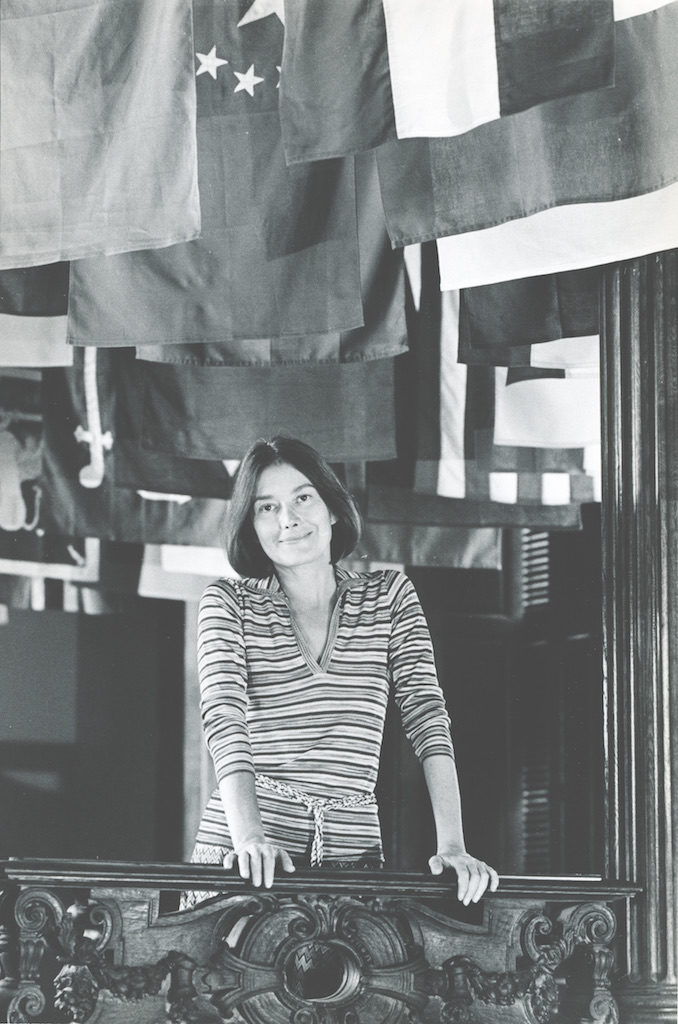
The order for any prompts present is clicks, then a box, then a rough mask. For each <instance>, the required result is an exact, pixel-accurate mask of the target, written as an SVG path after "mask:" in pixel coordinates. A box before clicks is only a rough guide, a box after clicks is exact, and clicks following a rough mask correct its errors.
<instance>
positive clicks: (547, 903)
mask: <svg viewBox="0 0 678 1024" xmlns="http://www.w3.org/2000/svg"><path fill="white" fill-rule="evenodd" d="M454 882H455V879H454V875H450V876H440V877H437V878H434V877H432V876H430V875H420V874H414V873H408V874H397V873H393V872H389V871H375V872H362V871H359V872H358V871H357V872H348V871H346V872H335V873H330V872H321V871H316V872H312V871H308V872H304V873H302V872H297V873H296V874H295V875H292V876H284V877H281V878H280V879H276V882H275V885H274V887H273V888H272V889H270V890H262V889H255V888H253V887H252V886H251V885H250V884H249V883H248V882H245V881H243V880H242V879H240V878H238V877H235V876H233V875H231V874H230V873H228V874H227V873H226V872H224V871H223V870H219V869H216V868H213V867H208V866H203V865H196V866H192V865H191V866H189V865H184V864H128V863H123V862H103V861H48V860H10V861H6V862H3V863H2V864H0V889H1V892H2V895H1V896H0V1011H1V1012H2V1020H4V1021H12V1022H15V1021H16V1022H24V1021H25V1022H28V1021H43V1022H58V1021H90V1022H100V1021H105V1022H111V1024H131V1022H134V1024H137V1022H139V1024H155V1022H161V1021H162V1022H164V1021H171V1022H174V1024H183V1022H186V1024H188V1022H191V1024H200V1022H205V1024H207V1022H215V1024H218V1022H219V1021H226V1020H230V1021H240V1022H243V1021H244V1022H247V1024H401V1022H402V1024H404V1022H408V1024H415V1022H422V1024H435V1022H444V1024H475V1022H478V1024H480V1022H482V1024H493V1022H496V1024H504V1022H506V1024H511V1022H522V1024H525V1022H530V1024H546V1022H548V1021H559V1022H570V1021H571V1022H575V1021H576V1022H577V1024H580V1022H581V1021H586V1020H591V1021H596V1022H601V1024H602V1022H605V1024H613V1022H615V1021H617V1020H618V1019H619V1017H618V1012H617V1006H616V1002H615V998H614V978H615V968H614V946H615V934H616V920H617V916H619V919H620V920H623V917H624V915H623V913H622V914H620V915H617V913H616V910H618V909H623V905H624V901H626V900H629V899H631V898H633V896H634V895H635V893H636V891H637V890H636V889H635V888H634V887H633V886H629V885H616V884H614V883H608V882H603V881H602V880H601V879H599V878H594V877H588V876H587V877H572V878H563V877H559V878H547V877H533V878H526V877H511V876H505V877H503V878H502V879H501V885H500V889H499V891H498V892H497V893H495V894H492V895H489V896H486V897H485V898H484V899H483V900H482V901H481V903H480V904H479V905H478V906H474V907H472V908H465V907H463V906H462V905H461V904H459V903H458V902H457V900H456V898H455V896H454ZM189 889H200V890H212V891H214V896H213V897H212V898H210V899H208V900H207V901H206V902H203V903H201V904H199V905H198V906H197V907H195V908H193V909H191V910H184V911H181V910H177V909H174V908H175V907H176V906H177V905H178V893H179V892H180V891H182V890H189Z"/></svg>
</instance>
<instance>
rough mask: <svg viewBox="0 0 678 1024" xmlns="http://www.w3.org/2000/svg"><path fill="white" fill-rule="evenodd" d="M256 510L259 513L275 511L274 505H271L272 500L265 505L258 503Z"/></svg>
mask: <svg viewBox="0 0 678 1024" xmlns="http://www.w3.org/2000/svg"><path fill="white" fill-rule="evenodd" d="M256 511H257V515H261V514H262V512H272V511H273V505H271V503H270V502H267V503H266V504H265V505H258V506H257V510H256Z"/></svg>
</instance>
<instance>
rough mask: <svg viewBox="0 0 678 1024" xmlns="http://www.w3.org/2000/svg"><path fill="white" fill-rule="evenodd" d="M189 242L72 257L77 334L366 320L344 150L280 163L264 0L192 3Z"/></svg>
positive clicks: (274, 331)
mask: <svg viewBox="0 0 678 1024" xmlns="http://www.w3.org/2000/svg"><path fill="white" fill-rule="evenodd" d="M193 10H194V53H193V64H194V67H193V77H194V82H195V89H196V93H197V111H198V117H197V138H198V177H199V188H200V204H201V212H202V225H203V226H202V234H201V237H200V239H198V240H196V241H193V242H190V243H188V244H186V245H179V246H170V247H169V248H166V249H163V250H157V251H155V252H153V253H135V254H131V255H124V256H119V257H111V258H109V259H105V260H104V259H102V260H86V261H85V260H83V261H80V262H79V265H78V266H77V267H76V268H74V271H73V276H72V280H71V292H70V317H69V320H70V323H69V332H70V340H71V341H72V342H73V343H75V344H94V345H100V346H113V345H165V346H167V345H176V344H194V343H204V342H207V343H221V342H227V341H232V340H238V341H246V340H248V339H259V340H260V339H269V338H293V337H298V336H306V335H311V334H327V333H329V332H341V331H348V330H352V329H354V328H357V327H361V326H362V325H363V324H364V313H363V300H362V290H361V280H360V266H359V262H360V261H359V251H358V233H357V225H356V196H355V168H354V161H353V159H352V158H347V159H345V160H343V159H342V160H328V161H323V162H322V163H319V164H314V165H313V166H309V167H303V168H288V167H287V166H286V164H285V159H284V154H283V149H282V143H281V135H280V120H279V113H278V98H279V95H280V90H279V89H278V83H279V66H280V64H281V63H282V44H283V32H284V26H283V22H282V19H281V17H280V15H281V13H282V7H281V4H278V3H274V2H272V0H268V2H264V0H258V2H254V3H253V2H252V0H194V3H193Z"/></svg>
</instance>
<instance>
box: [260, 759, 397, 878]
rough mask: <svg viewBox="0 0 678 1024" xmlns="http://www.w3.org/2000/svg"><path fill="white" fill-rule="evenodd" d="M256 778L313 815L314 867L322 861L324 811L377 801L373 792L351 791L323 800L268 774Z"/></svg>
mask: <svg viewBox="0 0 678 1024" xmlns="http://www.w3.org/2000/svg"><path fill="white" fill-rule="evenodd" d="M256 780H257V783H258V784H259V785H260V786H261V787H262V788H263V789H268V790H271V791H272V792H273V793H277V794H278V795H279V796H284V797H287V799H288V800H294V802H295V803H298V804H303V806H304V807H305V808H306V809H307V810H308V811H309V812H310V813H311V814H312V815H313V845H312V846H311V867H314V868H315V867H319V866H320V865H321V864H322V862H323V855H324V830H325V813H326V812H327V811H334V810H338V809H343V808H344V807H367V806H369V805H370V804H376V802H377V800H376V797H375V795H374V793H351V794H349V795H348V796H343V797H335V798H333V799H330V800H325V799H324V798H323V797H319V796H310V794H309V793H304V791H303V789H297V787H296V786H289V785H288V784H287V783H286V782H279V781H278V780H277V779H272V778H271V777H270V776H269V775H261V774H260V773H259V772H257V774H256Z"/></svg>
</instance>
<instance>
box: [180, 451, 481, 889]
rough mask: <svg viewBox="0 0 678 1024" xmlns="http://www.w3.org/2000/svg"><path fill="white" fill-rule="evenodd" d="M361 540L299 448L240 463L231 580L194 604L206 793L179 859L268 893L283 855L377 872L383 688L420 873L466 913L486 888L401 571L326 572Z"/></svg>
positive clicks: (420, 621) (353, 518) (426, 640)
mask: <svg viewBox="0 0 678 1024" xmlns="http://www.w3.org/2000/svg"><path fill="white" fill-rule="evenodd" d="M360 530H361V520H360V514H359V512H358V509H357V507H356V505H355V502H354V501H353V498H352V497H351V496H350V495H349V494H348V492H347V491H346V490H345V488H344V487H343V486H342V484H341V483H340V481H339V480H338V479H337V477H336V475H335V474H334V472H333V471H332V469H331V468H330V467H329V466H328V465H327V463H326V462H325V461H324V459H322V458H321V456H320V455H319V454H318V453H317V452H316V451H314V450H313V449H312V448H310V447H309V446H308V445H306V444H304V443H303V442H301V441H298V440H294V439H292V438H287V437H274V438H273V439H272V440H270V441H257V442H256V444H254V445H253V447H252V448H251V449H250V451H249V452H248V453H247V455H246V456H245V458H244V459H243V461H242V463H241V466H240V469H239V472H238V477H237V481H236V484H235V487H234V490H233V496H232V501H231V513H230V519H229V536H228V542H227V550H228V555H229V558H230V561H231V564H232V565H233V567H234V568H235V569H236V571H237V572H239V573H241V574H242V576H243V577H244V578H243V579H240V580H231V579H222V580H217V581H216V582H214V583H212V584H210V586H208V587H207V589H206V591H205V593H204V595H203V597H202V600H201V604H200V615H199V624H198V662H199V671H200V687H201V710H202V717H203V725H204V729H205V735H206V738H207V743H208V746H209V749H210V752H211V754H212V758H213V760H214V764H215V768H216V773H217V779H218V787H217V789H216V790H215V792H214V793H213V794H212V797H211V799H210V801H209V803H208V806H207V808H206V809H205V812H204V814H203V818H202V821H201V824H200V827H199V829H198V835H197V840H196V846H195V850H194V854H193V858H192V859H193V861H194V862H201V863H222V862H223V865H224V866H225V867H226V868H233V867H235V866H236V864H237V866H238V869H239V872H240V874H241V875H242V876H243V877H244V878H250V879H251V880H252V882H253V884H254V885H256V886H259V885H261V884H262V882H263V884H264V886H266V887H270V886H271V884H272V882H273V877H274V873H275V869H276V867H277V866H279V867H280V868H282V870H283V871H288V872H289V871H294V863H293V858H294V859H296V860H297V862H301V863H306V864H309V863H310V864H311V865H317V866H319V865H321V864H322V865H325V866H333V867H337V866H343V867H346V866H351V867H372V866H379V865H380V864H381V863H382V862H383V858H382V850H381V835H380V831H379V820H378V815H377V806H376V802H375V797H374V786H375V782H376V777H377V769H378V764H379V751H380V747H381V740H382V733H383V726H384V715H385V711H386V705H387V699H388V695H389V693H390V692H393V695H394V698H395V701H396V703H397V705H398V708H399V710H400V714H401V717H402V721H403V725H404V728H405V731H406V733H407V735H408V737H409V739H410V741H411V742H412V744H413V746H414V750H415V753H416V754H417V756H418V757H419V759H420V760H421V762H422V765H423V771H424V776H425V779H426V784H427V788H428V792H429V794H430V799H431V805H432V808H433V814H434V818H435V825H436V834H437V849H436V852H435V854H434V855H433V856H432V857H431V859H430V861H429V866H430V869H431V871H432V872H433V873H434V874H440V873H441V872H442V871H443V869H444V868H446V867H451V868H454V870H455V871H456V873H457V878H458V887H457V891H458V897H459V899H460V900H461V901H462V902H463V903H464V904H468V903H470V902H472V901H473V902H476V901H477V900H478V899H480V897H481V896H482V894H483V892H485V890H486V889H487V888H488V886H489V888H490V889H491V890H495V889H496V888H497V884H498V878H497V874H496V872H495V871H494V869H493V868H490V867H488V865H487V864H485V863H483V862H482V861H479V860H477V859H476V858H475V857H472V856H471V855H470V854H469V853H467V851H466V848H465V845H464V837H463V829H462V820H461V807H460V799H459V786H458V783H457V774H456V769H455V763H454V756H453V751H452V742H451V739H450V728H449V717H448V715H447V712H446V710H445V705H444V701H443V696H442V691H441V689H440V686H439V684H438V681H437V678H436V673H435V666H434V659H433V651H432V646H431V640H430V636H429V632H428V628H427V625H426V622H425V619H424V615H423V612H422V609H421V606H420V604H419V600H418V598H417V596H416V593H415V591H414V588H413V586H412V584H411V582H410V581H409V579H408V578H407V577H406V576H405V575H403V574H402V573H399V572H396V571H393V570H388V571H378V572H368V573H349V572H347V571H346V570H343V569H342V568H340V567H339V566H338V565H337V563H338V561H339V560H340V559H341V558H344V557H346V556H347V555H349V554H350V553H351V552H352V551H353V549H354V547H355V545H356V544H357V542H358V540H359V537H360ZM204 895H205V894H202V893H201V894H194V897H193V899H192V900H190V902H195V901H197V899H199V898H204ZM185 902H186V901H185ZM184 905H185V904H184Z"/></svg>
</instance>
